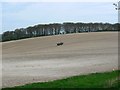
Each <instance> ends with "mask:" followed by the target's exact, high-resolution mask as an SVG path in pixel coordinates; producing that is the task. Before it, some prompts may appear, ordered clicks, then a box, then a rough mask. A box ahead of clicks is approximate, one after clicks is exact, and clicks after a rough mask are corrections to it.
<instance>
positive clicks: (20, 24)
mask: <svg viewBox="0 0 120 90" xmlns="http://www.w3.org/2000/svg"><path fill="white" fill-rule="evenodd" d="M0 7H1V6H0ZM63 22H86V23H89V22H103V23H105V22H108V23H117V22H118V14H117V11H115V7H114V6H113V3H112V2H84V3H83V2H71V3H70V2H37V3H33V2H4V3H2V32H4V31H10V30H15V29H16V28H26V27H28V26H33V25H36V24H48V23H63ZM0 33H1V32H0Z"/></svg>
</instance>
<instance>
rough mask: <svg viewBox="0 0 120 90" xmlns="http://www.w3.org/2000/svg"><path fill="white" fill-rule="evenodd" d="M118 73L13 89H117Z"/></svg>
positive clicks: (90, 75)
mask: <svg viewBox="0 0 120 90" xmlns="http://www.w3.org/2000/svg"><path fill="white" fill-rule="evenodd" d="M119 72H120V71H112V72H104V73H94V74H89V75H80V76H74V77H69V78H66V79H61V80H55V81H50V82H44V83H33V84H26V85H23V86H16V87H13V88H117V87H118V73H119ZM119 85H120V83H119Z"/></svg>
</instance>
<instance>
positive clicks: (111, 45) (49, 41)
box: [2, 32, 118, 87]
mask: <svg viewBox="0 0 120 90" xmlns="http://www.w3.org/2000/svg"><path fill="white" fill-rule="evenodd" d="M61 41H62V42H64V44H63V45H62V46H56V43H57V42H61ZM2 51H3V52H2V56H3V57H2V65H3V68H2V71H3V72H2V75H3V78H2V79H3V80H2V84H3V87H12V86H16V85H23V84H28V83H32V82H44V81H51V80H56V79H62V78H66V77H69V76H74V75H82V74H88V73H94V72H104V71H111V70H113V69H118V32H98V33H95V32H94V33H80V34H69V35H57V36H46V37H38V38H31V39H24V40H17V41H10V42H4V43H2Z"/></svg>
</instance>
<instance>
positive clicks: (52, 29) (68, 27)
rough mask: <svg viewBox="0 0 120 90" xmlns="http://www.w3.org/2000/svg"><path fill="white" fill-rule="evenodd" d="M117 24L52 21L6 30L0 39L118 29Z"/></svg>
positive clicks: (7, 39)
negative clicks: (52, 22)
mask: <svg viewBox="0 0 120 90" xmlns="http://www.w3.org/2000/svg"><path fill="white" fill-rule="evenodd" d="M119 26H120V25H119V24H118V23H116V24H109V23H70V22H68V23H63V24H59V23H54V24H44V25H43V24H39V25H35V26H32V27H31V26H30V27H27V28H20V29H16V30H15V31H6V32H4V33H3V34H2V41H10V40H18V39H24V38H31V37H39V36H48V35H58V34H69V33H82V32H101V31H119V30H120V28H119Z"/></svg>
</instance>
